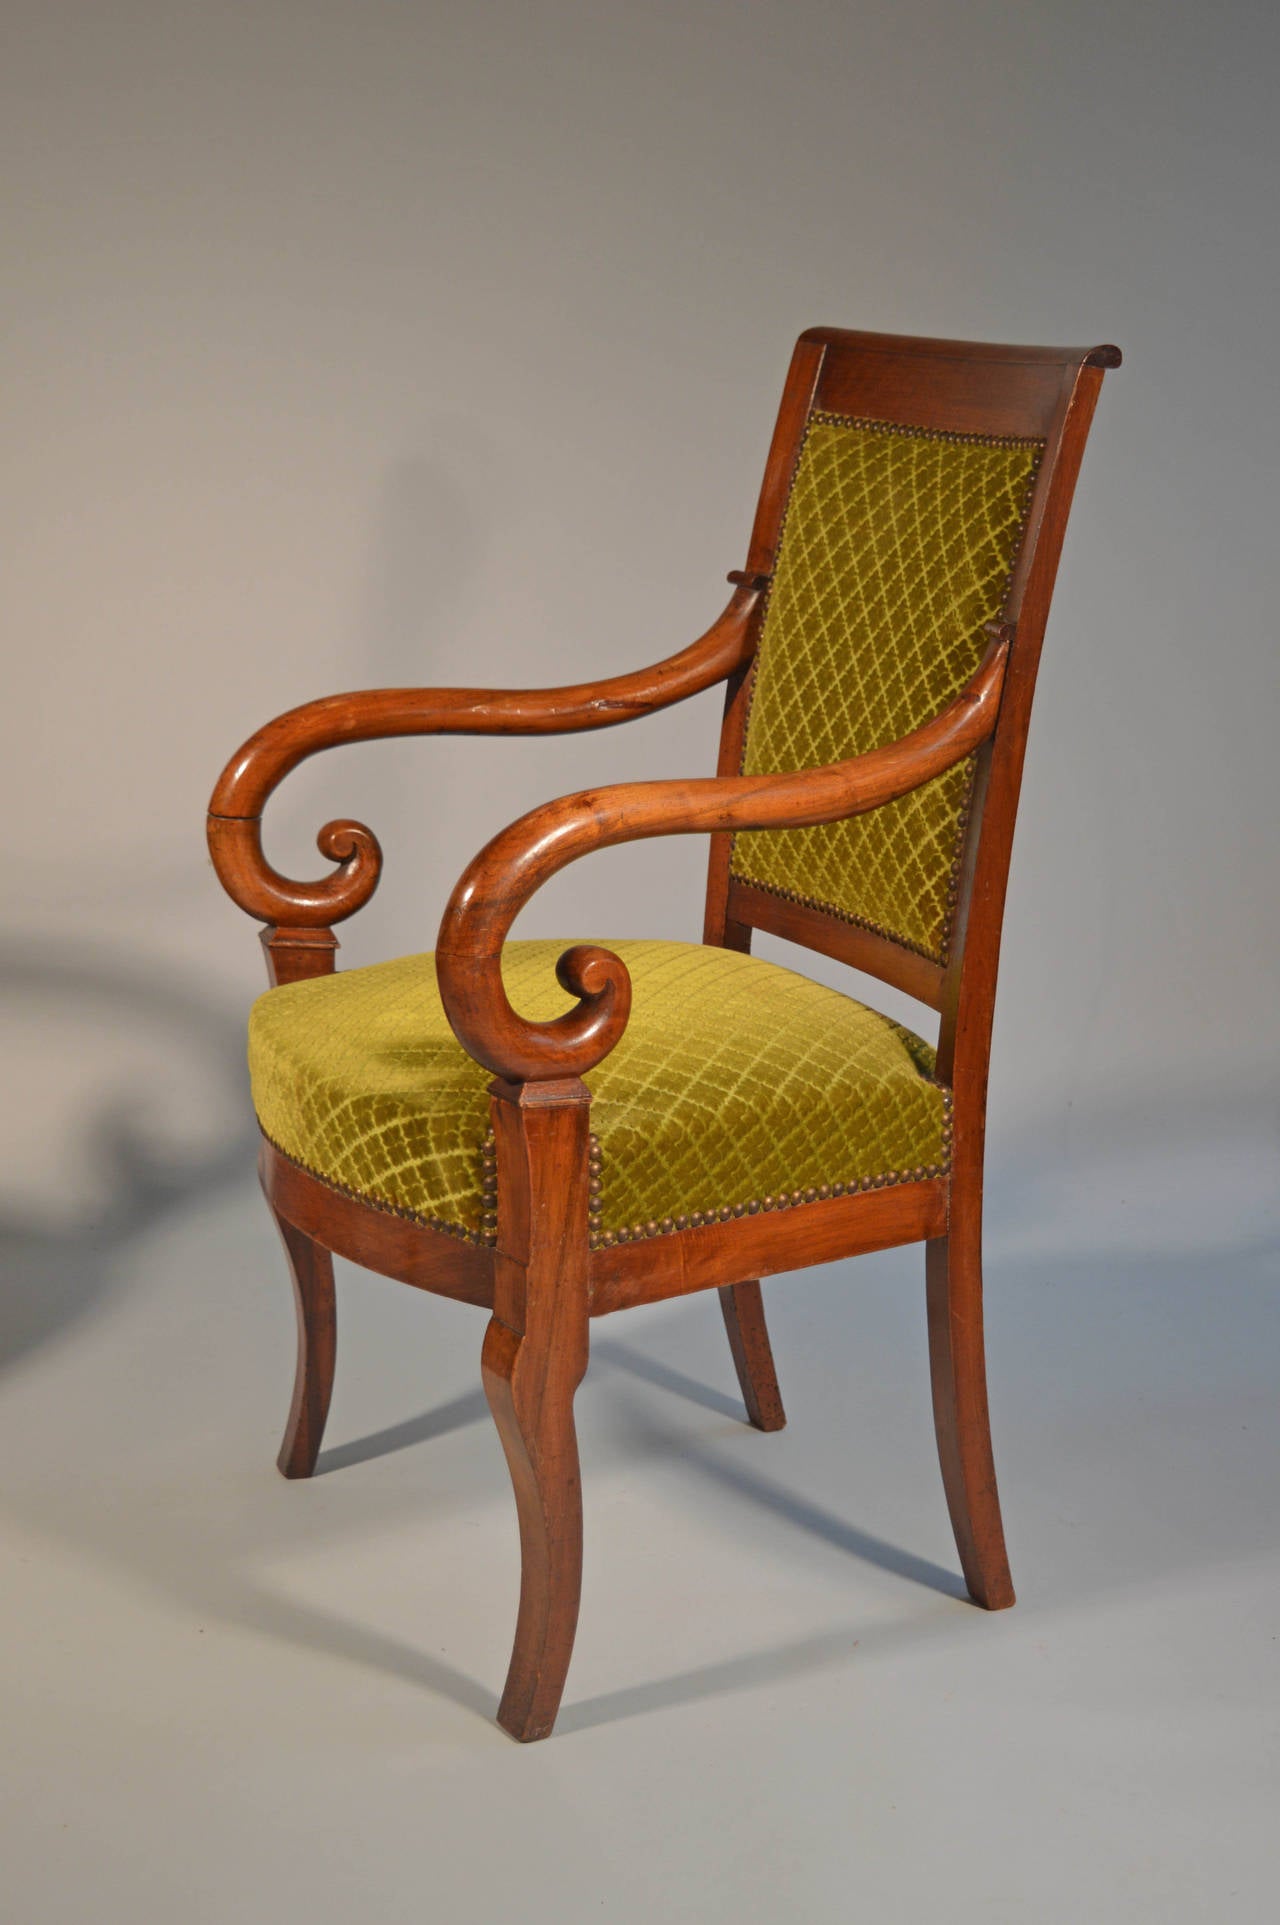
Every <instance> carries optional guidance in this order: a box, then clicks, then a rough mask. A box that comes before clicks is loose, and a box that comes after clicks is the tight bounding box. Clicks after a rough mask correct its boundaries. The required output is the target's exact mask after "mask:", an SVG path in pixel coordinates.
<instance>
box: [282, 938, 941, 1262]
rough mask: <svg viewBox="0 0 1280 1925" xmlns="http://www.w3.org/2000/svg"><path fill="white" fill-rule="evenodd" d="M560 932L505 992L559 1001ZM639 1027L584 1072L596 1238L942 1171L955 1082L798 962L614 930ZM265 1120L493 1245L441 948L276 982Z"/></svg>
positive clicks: (322, 1171) (475, 1107)
mask: <svg viewBox="0 0 1280 1925" xmlns="http://www.w3.org/2000/svg"><path fill="white" fill-rule="evenodd" d="M567 946H568V945H567V943H565V942H514V943H508V945H507V947H506V950H505V951H504V955H503V974H504V979H505V981H506V985H507V993H508V995H509V996H510V998H511V1001H512V1002H513V1004H514V1005H515V1007H516V1008H517V1009H519V1010H520V1011H521V1013H522V1014H525V1015H527V1016H530V1017H533V1018H534V1019H536V1020H540V1021H541V1020H546V1019H549V1018H551V1017H554V1016H557V1015H559V1014H560V1013H561V1011H562V1010H564V1009H566V1008H568V1007H570V1006H571V1000H572V999H571V998H569V997H568V996H567V995H566V994H565V992H564V991H563V990H562V989H560V987H559V985H558V984H557V982H556V980H555V963H556V958H557V957H558V956H559V955H560V954H561V952H562V951H563V950H564V949H565V948H566V947H567ZM608 946H609V947H610V948H612V949H614V950H615V951H616V952H617V953H618V954H619V955H620V956H621V957H622V958H623V959H624V961H625V962H626V964H627V967H628V969H629V970H630V972H631V976H632V981H633V985H634V1003H633V1008H632V1015H631V1021H630V1023H629V1025H628V1027H627V1029H626V1031H625V1033H624V1035H623V1038H622V1041H621V1042H620V1043H619V1044H618V1046H617V1048H616V1049H615V1050H614V1051H613V1052H612V1053H611V1054H610V1055H609V1056H607V1057H606V1058H605V1060H604V1062H603V1063H601V1064H600V1065H599V1066H598V1067H597V1068H596V1069H594V1070H592V1071H591V1072H590V1073H589V1075H588V1076H587V1078H586V1081H587V1083H588V1085H589V1087H590V1089H591V1091H592V1097H593V1101H592V1108H591V1128H592V1131H593V1133H594V1135H595V1136H596V1138H597V1141H598V1142H599V1144H600V1146H601V1150H602V1155H603V1172H602V1174H603V1192H602V1195H601V1198H600V1202H599V1206H598V1209H599V1214H598V1218H597V1220H596V1222H595V1225H594V1232H593V1235H594V1240H595V1241H596V1242H603V1243H605V1244H610V1243H613V1242H615V1241H627V1240H630V1239H631V1238H634V1237H643V1236H652V1235H659V1234H662V1233H663V1232H668V1231H670V1230H671V1229H673V1228H676V1227H683V1226H684V1224H686V1223H687V1222H689V1221H691V1220H692V1221H695V1222H702V1221H710V1220H711V1219H712V1218H714V1217H717V1216H719V1217H723V1216H729V1215H733V1214H735V1213H736V1214H742V1213H743V1212H744V1211H748V1210H754V1209H758V1208H764V1209H773V1208H779V1207H786V1208H790V1207H794V1206H796V1205H803V1203H805V1202H806V1201H812V1200H813V1198H814V1197H815V1196H817V1195H822V1196H826V1195H828V1194H831V1193H832V1192H833V1191H835V1192H840V1193H843V1192H845V1191H850V1190H856V1189H859V1188H868V1189H869V1188H879V1187H881V1186H882V1185H883V1184H886V1183H896V1182H901V1181H903V1180H906V1179H909V1178H912V1177H920V1176H923V1175H936V1174H939V1173H941V1171H942V1170H943V1169H944V1168H945V1167H946V1164H947V1159H948V1155H949V1127H950V1126H949V1103H950V1098H949V1094H948V1092H946V1091H945V1090H943V1089H942V1088H941V1087H940V1086H939V1085H938V1084H937V1083H935V1082H934V1081H933V1080H932V1078H931V1072H932V1069H933V1053H932V1051H931V1050H930V1049H929V1047H928V1045H927V1044H925V1043H923V1042H921V1041H920V1039H919V1038H918V1037H916V1036H913V1035H912V1034H911V1032H910V1031H909V1030H905V1029H902V1028H900V1027H899V1026H898V1025H897V1024H896V1023H892V1022H890V1021H889V1020H888V1018H887V1017H884V1016H881V1015H878V1014H877V1013H876V1012H875V1011H873V1010H870V1009H867V1008H865V1007H864V1006H863V1005H862V1004H861V1003H857V1002H854V1001H853V1000H852V999H851V998H850V997H848V996H843V995H841V994H839V993H838V992H837V991H836V990H833V989H827V988H825V987H823V985H821V984H820V983H815V982H812V981H810V979H809V978H808V977H806V976H800V975H796V974H795V973H794V972H793V971H791V970H789V969H782V968H779V967H778V966H777V965H776V964H773V963H768V962H763V961H761V960H760V959H759V958H758V957H754V956H744V955H740V954H738V953H736V952H735V951H732V950H724V949H714V948H706V947H703V946H702V945H700V944H691V943H675V942H615V943H610V944H609V945H608ZM249 1064H250V1072H251V1076H252V1081H253V1098H254V1105H255V1108H256V1109H257V1112H258V1118H259V1121H260V1123H261V1125H262V1129H263V1131H264V1133H265V1134H266V1136H267V1137H268V1138H269V1139H270V1140H271V1141H272V1142H273V1143H274V1144H275V1145H276V1146H277V1147H278V1148H279V1149H281V1150H283V1151H285V1153H286V1154H287V1155H289V1156H290V1157H292V1158H294V1160H295V1161H297V1162H298V1163H300V1164H302V1165H304V1166H305V1167H306V1168H307V1169H309V1170H311V1171H312V1172H313V1173H314V1174H316V1175H318V1176H320V1177H322V1178H324V1179H325V1180H326V1181H327V1182H329V1183H331V1184H334V1185H335V1186H337V1187H338V1188H341V1189H343V1190H347V1191H350V1192H352V1193H354V1194H356V1195H358V1196H361V1197H364V1198H367V1199H369V1200H370V1201H372V1202H375V1203H377V1204H380V1205H381V1206H383V1207H385V1208H387V1209H390V1210H395V1211H399V1212H402V1213H404V1214H407V1215H411V1216H414V1217H417V1218H420V1219H423V1220H425V1221H427V1222H430V1223H432V1224H434V1225H436V1226H437V1227H438V1228H440V1229H443V1230H447V1231H449V1232H451V1233H452V1234H455V1235H459V1236H464V1237H467V1238H470V1239H472V1240H474V1241H485V1240H486V1239H487V1238H488V1236H489V1235H490V1234H491V1229H492V1225H491V1222H490V1221H487V1220H486V1217H485V1203H484V1196H483V1178H484V1171H485V1163H486V1156H487V1155H489V1154H491V1152H489V1151H487V1150H486V1138H487V1132H488V1125H489V1113H488V1095H487V1088H488V1083H489V1080H490V1079H489V1076H488V1074H487V1072H486V1071H485V1070H483V1069H481V1068H480V1067H479V1066H478V1065H477V1064H475V1063H473V1062H472V1061H471V1059H470V1058H469V1057H468V1056H467V1055H466V1054H465V1053H464V1052H463V1050H462V1048H461V1046H460V1045H459V1044H458V1043H457V1041H456V1040H455V1038H454V1036H453V1033H452V1031H451V1030H450V1028H449V1026H448V1023H447V1021H446V1019H445V1014H444V1010H443V1008H442V1006H441V1002H440V997H439V993H438V990H437V988H436V977H435V966H434V961H433V958H432V957H431V956H429V955H425V956H409V957H404V958H401V959H400V960H398V961H395V962H388V963H379V964H376V965H374V966H373V967H372V968H368V969H354V970H348V971H345V972H343V973H341V974H338V975H334V976H324V977H319V978H317V979H315V980H313V981H310V982H302V983H293V984H290V985H288V986H287V987H284V988H280V989H273V990H270V991H268V993H267V994H266V995H265V996H263V997H262V998H261V999H260V1000H259V1001H258V1003H257V1004H256V1005H255V1007H254V1010H253V1015H252V1018H251V1021H250V1030H249Z"/></svg>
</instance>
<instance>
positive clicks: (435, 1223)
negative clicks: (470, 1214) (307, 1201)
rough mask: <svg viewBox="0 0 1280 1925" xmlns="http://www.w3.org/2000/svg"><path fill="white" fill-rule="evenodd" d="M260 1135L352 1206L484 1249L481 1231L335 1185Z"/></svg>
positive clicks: (305, 1174) (286, 1158) (360, 1191)
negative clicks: (345, 1197) (351, 1203)
mask: <svg viewBox="0 0 1280 1925" xmlns="http://www.w3.org/2000/svg"><path fill="white" fill-rule="evenodd" d="M260 1127H261V1126H260ZM262 1134H263V1137H264V1138H265V1140H266V1141H267V1142H268V1143H270V1145H271V1147H272V1149H273V1150H274V1151H275V1153H276V1155H277V1156H282V1157H283V1158H284V1160H285V1162H286V1163H292V1165H293V1167H294V1169H295V1170H301V1171H302V1172H303V1174H304V1176H309V1177H313V1178H314V1179H315V1181H316V1182H317V1183H323V1185H324V1187H325V1189H326V1190H334V1191H336V1192H337V1194H338V1195H339V1196H347V1197H350V1198H351V1201H352V1202H353V1203H363V1204H364V1206H365V1208H366V1209H369V1210H377V1211H379V1212H380V1214H381V1215H383V1216H396V1217H400V1218H401V1219H402V1220H403V1221H404V1222H405V1223H417V1224H420V1225H421V1226H422V1228H423V1229H425V1230H438V1231H439V1232H440V1234H441V1236H446V1237H456V1238H457V1240H458V1242H459V1243H474V1244H476V1245H478V1246H479V1247H480V1248H484V1246H485V1244H486V1243H487V1242H488V1239H487V1238H486V1237H485V1235H484V1233H483V1232H482V1231H478V1230H468V1229H467V1228H466V1227H465V1226H464V1225H463V1224H461V1223H446V1222H445V1220H444V1218H443V1217H438V1216H423V1215H422V1213H421V1211H418V1210H410V1209H408V1208H406V1206H405V1205H404V1204H403V1203H390V1202H388V1201H387V1199H386V1198H385V1197H380V1196H374V1195H372V1194H371V1193H370V1191H368V1190H357V1189H353V1187H352V1186H351V1184H350V1183H339V1182H338V1181H337V1180H336V1178H334V1177H332V1176H326V1175H325V1173H324V1171H323V1170H317V1169H314V1168H313V1167H312V1165H311V1164H310V1163H304V1162H303V1161H302V1159H301V1157H297V1156H290V1154H289V1152H288V1150H286V1149H284V1148H282V1146H281V1145H280V1144H279V1143H277V1142H276V1140H275V1138H274V1137H271V1136H267V1133H266V1131H265V1130H263V1131H262Z"/></svg>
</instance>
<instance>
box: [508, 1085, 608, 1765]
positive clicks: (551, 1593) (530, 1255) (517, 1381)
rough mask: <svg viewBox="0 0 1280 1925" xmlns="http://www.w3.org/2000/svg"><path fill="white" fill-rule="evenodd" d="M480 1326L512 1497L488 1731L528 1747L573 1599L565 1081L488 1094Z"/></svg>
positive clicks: (578, 1485)
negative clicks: (492, 1164)
mask: <svg viewBox="0 0 1280 1925" xmlns="http://www.w3.org/2000/svg"><path fill="white" fill-rule="evenodd" d="M490 1088H491V1091H492V1093H493V1099H494V1100H493V1103H492V1107H491V1115H492V1118H493V1129H494V1139H495V1147H496V1151H497V1206H498V1207H497V1218H498V1239H497V1257H496V1261H495V1265H494V1296H493V1318H492V1320H491V1322H490V1324H489V1328H488V1330H487V1331H486V1333H485V1340H484V1350H483V1352H482V1354H481V1373H482V1376H483V1379H484V1389H485V1396H486V1397H487V1398H488V1400H489V1408H490V1410H491V1411H492V1412H493V1417H494V1422H495V1423H496V1424H497V1427H498V1435H499V1437H500V1438H501V1439H502V1448H503V1450H504V1452H505V1453H506V1459H507V1466H508V1469H509V1470H510V1472H511V1482H512V1485H513V1487H514V1490H515V1498H516V1511H517V1515H518V1517H519V1522H520V1609H519V1613H518V1616H517V1619H516V1636H515V1644H514V1646H513V1648H512V1652H511V1664H510V1668H509V1670H508V1672H507V1682H506V1687H505V1689H504V1690H503V1693H502V1702H501V1704H500V1705H499V1707H498V1723H499V1724H500V1725H501V1726H502V1728H503V1729H504V1731H509V1732H510V1733H511V1736H512V1737H513V1738H518V1739H519V1740H520V1741H521V1742H522V1743H528V1742H529V1741H530V1740H532V1739H535V1738H545V1737H547V1736H548V1735H549V1733H550V1731H551V1727H552V1725H553V1724H554V1723H555V1719H556V1713H557V1711H558V1710H559V1709H560V1697H561V1694H562V1692H563V1690H564V1682H565V1677H566V1675H567V1673H568V1669H569V1659H570V1656H571V1655H572V1652H573V1639H574V1633H575V1632H576V1630H577V1628H578V1603H579V1598H580V1596H581V1591H582V1481H581V1476H580V1473H579V1469H578V1440H577V1435H576V1432H575V1430H574V1422H573V1399H574V1393H575V1391H576V1390H577V1388H578V1385H579V1383H580V1382H581V1381H582V1378H583V1375H584V1373H585V1371H586V1368H587V1350H588V1301H587V1289H588V1262H589V1257H588V1239H587V1230H588V1208H589V1190H588V1185H589V1180H590V1175H589V1168H588V1155H589V1138H588V1133H587V1120H588V1114H589V1104H590V1101H591V1098H590V1096H589V1094H588V1092H587V1090H586V1088H585V1086H584V1085H583V1084H582V1083H581V1082H579V1081H578V1080H577V1079H576V1078H566V1079H563V1080H561V1081H556V1082H552V1081H548V1082H545V1083H539V1084H523V1085H517V1084H509V1083H503V1082H501V1081H498V1082H495V1083H493V1084H491V1085H490Z"/></svg>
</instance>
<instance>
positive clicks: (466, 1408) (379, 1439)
mask: <svg viewBox="0 0 1280 1925" xmlns="http://www.w3.org/2000/svg"><path fill="white" fill-rule="evenodd" d="M488 1414H489V1406H488V1404H487V1402H486V1401H485V1394H484V1392H483V1390H467V1391H464V1392H463V1393H462V1395H461V1396H459V1397H452V1398H450V1400H449V1402H448V1403H447V1404H438V1405H437V1406H436V1408H435V1409H434V1410H424V1411H423V1412H422V1413H421V1415H420V1416H418V1417H406V1418H405V1419H404V1420H403V1422H401V1423H398V1424H388V1425H387V1427H386V1429H385V1430H373V1431H370V1432H369V1433H368V1435H367V1436H364V1437H353V1438H352V1439H351V1440H350V1442H349V1443H346V1444H335V1445H334V1446H333V1448H332V1449H331V1450H322V1451H321V1453H320V1455H319V1457H318V1458H317V1459H316V1467H315V1470H314V1472H313V1473H312V1475H313V1476H315V1477H327V1476H328V1475H329V1473H330V1472H331V1471H337V1470H347V1469H349V1468H350V1466H351V1465H353V1464H367V1463H371V1462H372V1461H373V1459H374V1458H377V1457H389V1456H391V1455H392V1453H393V1452H395V1451H398V1450H409V1449H411V1448H412V1447H413V1445H415V1444H425V1443H427V1442H429V1441H430V1439H431V1438H433V1437H447V1436H448V1434H449V1432H450V1431H451V1430H464V1429H465V1428H466V1426H467V1425H468V1424H476V1423H479V1421H480V1419H481V1418H482V1417H487V1416H488Z"/></svg>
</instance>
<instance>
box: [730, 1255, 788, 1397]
mask: <svg viewBox="0 0 1280 1925" xmlns="http://www.w3.org/2000/svg"><path fill="white" fill-rule="evenodd" d="M720 1308H721V1309H722V1310H723V1312H724V1327H725V1329H726V1331H727V1332H728V1334H729V1348H730V1350H731V1351H732V1352H733V1361H734V1365H735V1366H736V1368H737V1372H738V1382H739V1384H740V1385H741V1386H742V1400H743V1402H744V1403H745V1404H746V1406H747V1416H748V1417H749V1418H750V1420H751V1422H752V1423H753V1424H754V1425H755V1427H756V1429H757V1430H781V1429H782V1427H783V1425H784V1424H785V1423H786V1421H787V1413H786V1412H785V1411H784V1410H783V1408H782V1393H781V1391H780V1390H779V1389H778V1374H777V1372H776V1370H775V1369H774V1367H773V1350H772V1348H771V1346H770V1343H769V1328H768V1325H767V1324H766V1323H765V1320H764V1300H763V1298H762V1297H761V1294H760V1285H759V1284H758V1283H755V1282H752V1283H730V1284H726V1285H725V1286H724V1287H723V1289H722V1290H721V1291H720Z"/></svg>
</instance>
